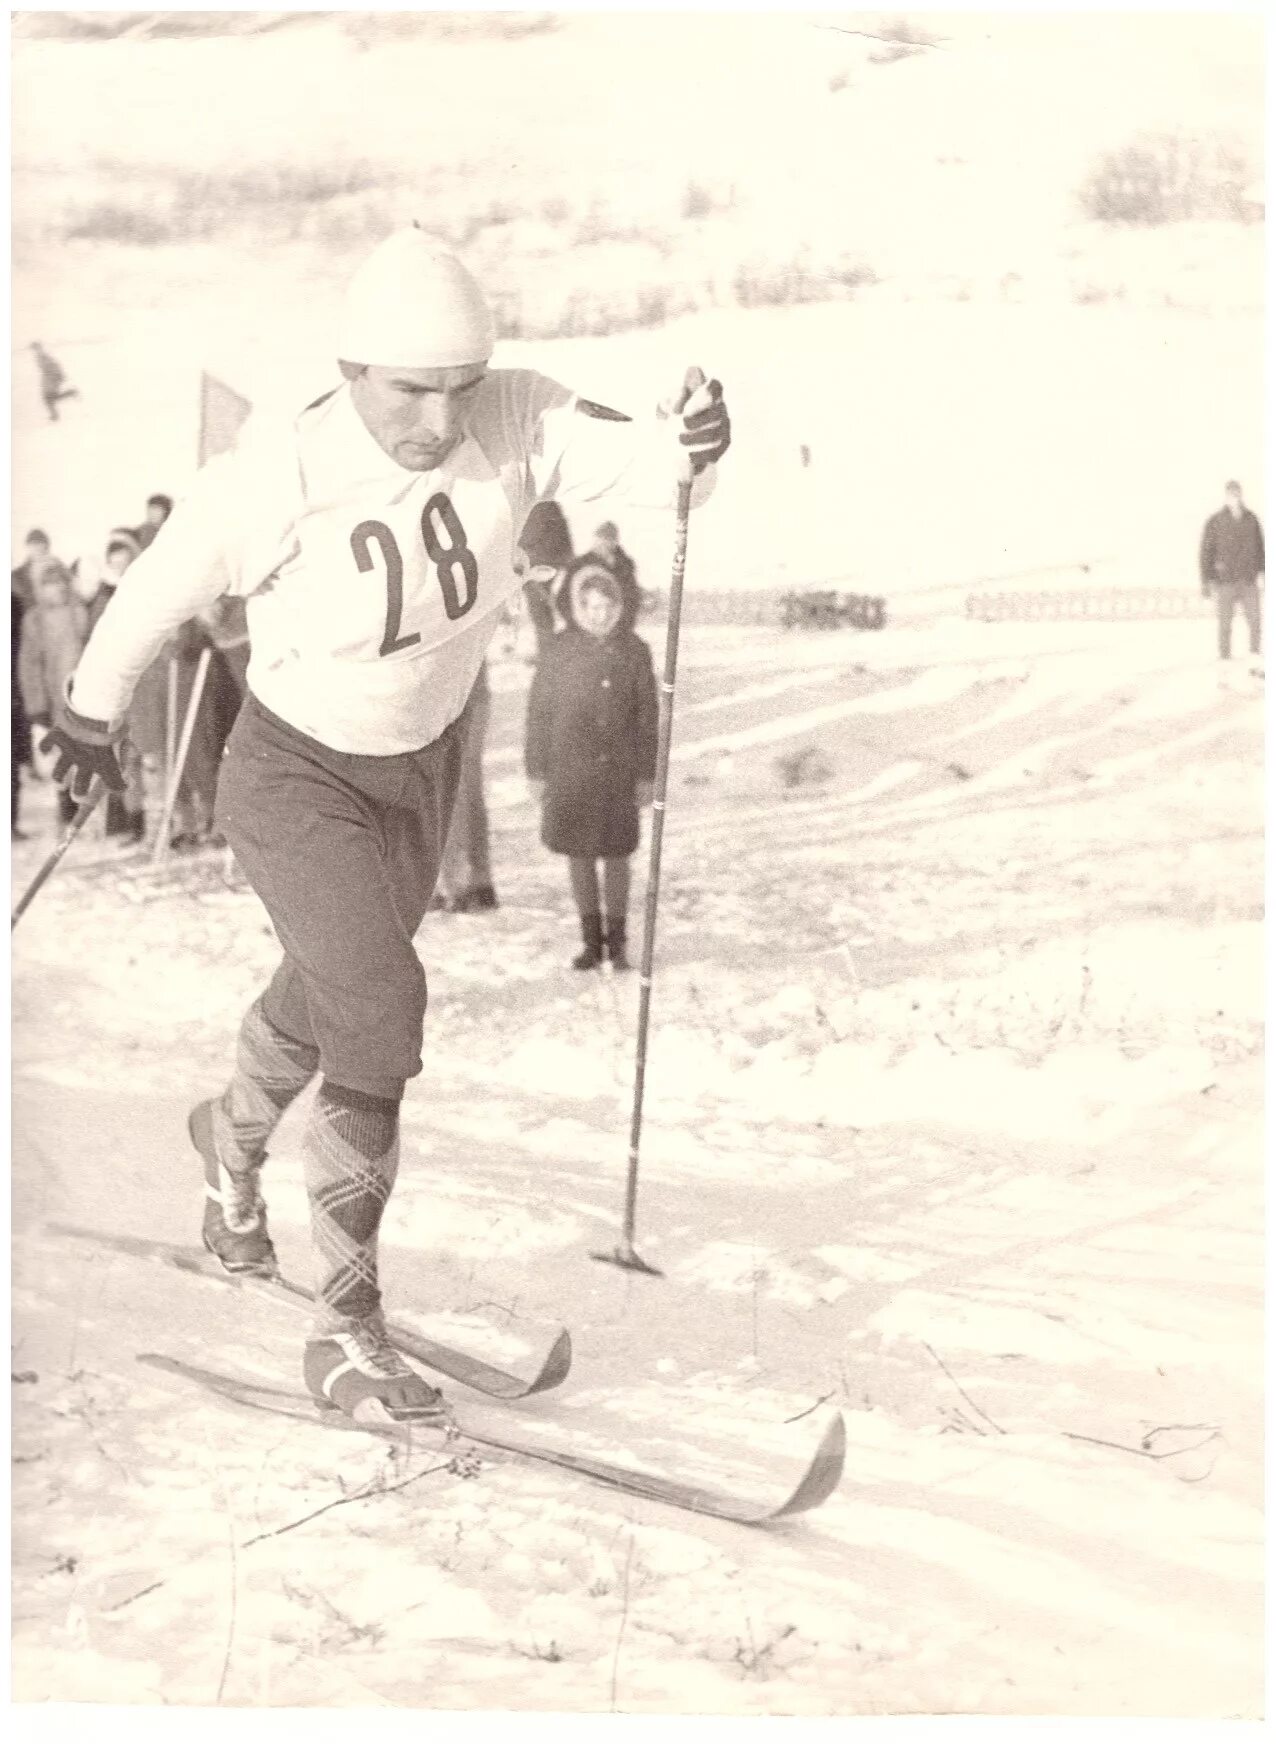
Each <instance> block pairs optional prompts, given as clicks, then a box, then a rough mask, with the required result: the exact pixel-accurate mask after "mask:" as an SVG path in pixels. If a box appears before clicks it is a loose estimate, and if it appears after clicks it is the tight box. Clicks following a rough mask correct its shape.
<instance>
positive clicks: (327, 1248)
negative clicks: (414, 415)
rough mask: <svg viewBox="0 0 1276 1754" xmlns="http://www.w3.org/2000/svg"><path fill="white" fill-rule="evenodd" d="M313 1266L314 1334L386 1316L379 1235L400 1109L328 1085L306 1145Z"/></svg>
mask: <svg viewBox="0 0 1276 1754" xmlns="http://www.w3.org/2000/svg"><path fill="white" fill-rule="evenodd" d="M302 1161H303V1162H304V1164H305V1168H306V1187H307V1190H308V1191H309V1194H310V1235H311V1244H312V1247H313V1249H314V1260H315V1319H314V1324H313V1328H312V1332H313V1333H315V1334H339V1333H344V1332H345V1331H346V1330H347V1329H348V1328H349V1327H350V1325H351V1323H352V1322H360V1321H367V1320H368V1319H369V1318H370V1317H375V1316H377V1315H379V1314H380V1311H381V1290H380V1286H379V1284H378V1281H377V1233H378V1231H379V1230H380V1227H381V1214H382V1213H383V1212H384V1211H385V1205H386V1201H387V1200H388V1199H389V1198H390V1190H391V1188H393V1186H394V1178H395V1175H396V1174H397V1172H398V1167H399V1105H398V1103H397V1102H391V1101H389V1100H388V1099H382V1098H379V1097H374V1096H365V1095H364V1094H363V1093H362V1092H360V1091H356V1090H346V1089H343V1088H342V1086H341V1085H339V1084H331V1083H329V1082H328V1080H327V1079H326V1078H325V1079H324V1081H323V1083H322V1084H321V1085H320V1086H319V1089H318V1092H317V1093H316V1096H315V1104H314V1108H313V1109H312V1110H311V1114H310V1124H309V1125H308V1127H307V1128H306V1136H305V1140H304V1142H303V1144H302Z"/></svg>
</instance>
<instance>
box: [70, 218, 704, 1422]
mask: <svg viewBox="0 0 1276 1754" xmlns="http://www.w3.org/2000/svg"><path fill="white" fill-rule="evenodd" d="M494 342H495V331H494V327H493V323H492V318H491V315H490V312H489V310H488V306H487V303H486V301H485V299H484V297H483V294H482V293H481V292H480V290H479V288H478V286H477V285H476V283H475V282H474V280H473V279H472V278H471V276H470V275H469V273H468V272H467V270H466V269H465V268H464V267H463V266H462V265H461V263H460V262H459V261H457V259H456V258H455V257H454V256H452V255H450V254H448V253H446V252H445V251H444V250H443V249H442V248H441V247H440V246H438V245H436V244H433V243H431V242H430V240H429V239H428V238H427V237H426V236H425V234H424V233H423V232H421V231H419V230H407V231H403V232H399V233H397V234H395V235H394V236H393V237H390V238H389V239H387V240H386V241H385V242H384V243H382V244H381V245H380V246H379V247H378V248H377V249H376V250H374V251H373V253H372V255H371V256H370V257H369V258H368V259H367V260H366V261H365V262H364V264H363V265H362V267H361V268H360V269H359V270H358V271H357V273H356V274H355V276H354V279H353V281H352V283H351V286H350V289H349V293H348V295H347V300H346V307H345V315H344V319H343V322H342V327H341V335H340V340H339V344H338V349H337V353H338V361H339V365H340V370H341V375H342V378H343V379H344V380H345V381H344V382H343V383H342V384H341V385H340V386H339V387H338V388H337V389H335V390H331V391H329V392H328V393H327V394H326V395H324V396H321V397H320V398H319V400H318V401H316V402H313V403H311V404H310V406H309V407H308V408H306V409H305V410H303V411H302V413H301V414H300V415H298V416H297V417H296V418H295V419H293V420H291V421H282V422H275V421H272V420H269V419H267V418H262V419H260V420H259V419H257V418H253V419H250V420H249V421H248V422H247V423H246V425H245V427H244V428H243V431H242V432H241V433H240V435H239V437H238V439H237V441H236V443H235V445H234V446H233V448H232V449H230V450H229V451H226V452H224V453H222V454H221V455H220V456H218V457H215V458H213V459H212V461H211V462H209V463H208V464H207V465H206V467H205V468H204V469H203V470H202V471H201V472H200V475H199V476H198V478H197V480H196V483H195V485H194V487H193V489H192V491H191V493H190V496H189V498H187V499H186V500H185V501H184V502H183V503H182V504H181V505H179V506H178V507H177V509H176V510H175V511H174V513H173V516H172V518H171V519H170V520H169V521H168V523H167V524H166V525H165V527H164V529H163V530H162V532H161V533H160V536H159V537H158V539H157V540H156V541H155V543H154V544H153V546H152V547H151V548H150V549H149V550H148V551H147V552H146V553H145V554H143V555H142V556H141V558H140V559H139V560H138V561H137V562H136V563H135V565H134V566H133V567H132V568H131V569H130V571H129V573H128V574H127V576H126V577H125V579H124V581H123V582H122V584H121V585H120V587H119V589H118V590H117V591H116V594H115V596H114V598H113V599H112V601H111V603H110V605H109V607H108V608H107V610H106V613H105V614H104V615H103V617H102V619H101V620H100V621H99V622H98V624H97V627H96V629H95V630H94V633H93V637H92V639H91V641H90V643H89V646H88V649H87V651H86V652H85V654H84V657H83V659H82V661H81V663H80V665H79V668H78V669H77V671H76V674H75V677H74V679H73V681H72V684H71V687H70V690H69V693H68V696H67V706H66V708H65V709H64V712H63V714H62V715H61V722H60V723H59V724H58V725H56V726H55V727H54V729H53V731H52V732H51V733H50V736H49V738H48V740H47V741H48V744H50V745H52V746H53V747H55V748H57V750H58V751H59V764H58V768H57V770H56V772H55V778H57V779H58V780H59V781H65V782H67V783H69V784H70V785H71V786H72V788H73V789H74V792H75V794H76V795H81V794H82V793H83V792H84V791H85V790H86V788H87V787H88V785H89V784H90V782H91V781H92V779H93V778H94V777H95V776H96V777H100V778H101V779H102V780H104V781H105V783H106V784H107V785H108V786H109V787H111V788H112V789H114V790H117V791H118V790H120V789H121V787H122V783H123V781H122V776H121V774H120V769H119V762H118V759H117V755H116V747H117V744H118V741H119V738H120V734H121V730H122V726H123V715H124V712H125V710H126V708H127V706H128V704H129V698H130V695H131V694H132V691H133V687H134V685H135V683H136V681H137V678H138V677H139V676H140V675H141V674H142V672H143V670H144V669H145V668H146V666H147V664H149V663H150V662H151V660H152V659H153V658H154V657H155V655H156V654H157V652H158V651H159V650H160V648H161V646H162V644H163V642H164V640H165V639H166V638H168V637H169V636H170V635H172V634H173V633H174V632H175V631H176V630H177V628H178V627H180V626H181V624H182V623H183V622H184V621H186V620H187V619H188V618H189V617H191V616H193V615H196V614H198V613H199V611H200V610H202V609H205V608H207V607H208V606H209V604H211V603H212V602H213V601H214V600H215V599H216V598H218V597H220V596H221V595H223V594H224V593H225V592H227V591H230V592H232V593H234V594H235V595H237V596H241V597H244V598H245V599H246V601H247V608H248V628H249V633H250V635H251V641H252V656H251V658H250V660H249V668H248V685H249V695H248V698H247V699H246V700H245V702H244V705H243V708H242V710H241V712H240V714H239V718H238V720H237V722H236V725H235V730H234V733H233V735H232V736H231V739H230V745H229V748H228V750H227V754H226V759H225V763H224V765H223V768H222V776H221V787H220V791H219V795H218V818H219V822H220V824H221V826H222V828H223V829H224V830H225V833H226V837H227V839H228V840H229V842H230V844H231V847H232V848H233V850H234V854H235V858H236V860H237V862H238V864H239V867H240V869H241V870H242V871H243V872H244V873H245V875H246V876H247V878H248V880H249V881H250V882H251V883H252V885H253V887H254V888H255V889H256V890H257V893H258V894H259V895H260V897H261V898H262V901H263V903H264V905H265V907H266V910H267V912H268V913H269V915H270V918H271V921H272V923H273V925H274V928H275V931H276V933H277V935H278V937H279V940H280V943H281V945H282V947H283V952H284V954H283V960H282V961H281V963H280V964H279V966H278V968H277V969H276V971H275V974H274V976H273V978H272V980H271V981H270V983H269V985H268V987H267V988H266V990H265V992H264V993H262V994H261V995H260V997H259V998H258V999H257V1000H256V1001H255V1002H254V1003H253V1005H252V1006H251V1007H250V1009H249V1011H248V1014H247V1016H246V1017H245V1018H244V1021H243V1024H242V1027H241V1030H240V1035H239V1043H238V1055H237V1063H236V1067H235V1071H234V1073H233V1076H232V1077H231V1080H230V1083H229V1085H228V1087H227V1088H226V1090H225V1091H224V1092H223V1093H222V1094H221V1095H220V1096H218V1097H217V1098H216V1099H214V1100H213V1101H209V1102H203V1103H200V1104H199V1105H198V1107H197V1108H196V1109H195V1110H194V1111H193V1113H192V1115H191V1117H190V1128H191V1136H192V1139H193V1140H194V1141H195V1144H196V1147H197V1149H198V1151H199V1153H200V1156H201V1157H202V1159H203V1162H204V1169H205V1188H206V1203H205V1209H204V1228H203V1235H204V1241H205V1244H206V1246H207V1247H208V1248H209V1249H211V1250H212V1251H213V1252H214V1253H215V1254H216V1255H217V1256H218V1258H219V1259H220V1260H221V1262H222V1264H223V1265H224V1266H225V1267H226V1268H227V1270H228V1271H230V1272H235V1273H240V1272H250V1273H251V1272H256V1273H258V1274H262V1273H265V1274H269V1273H272V1272H274V1271H275V1270H276V1261H275V1252H274V1248H273V1246H272V1244H271V1240H270V1236H269V1233H268V1231H267V1228H266V1209H265V1206H264V1204H263V1201H262V1191H261V1166H262V1163H263V1161H264V1158H265V1155H266V1148H267V1145H268V1142H269V1140H270V1138H271V1135H272V1133H273V1132H274V1129H275V1127H276V1124H277V1123H278V1121H279V1119H280V1116H281V1115H282V1114H283V1112H284V1110H285V1109H286V1108H287V1107H288V1105H289V1104H290V1103H291V1102H292V1100H293V1099H294V1098H295V1097H296V1096H298V1095H300V1093H301V1091H302V1090H304V1089H305V1088H306V1086H307V1085H308V1084H309V1083H310V1081H311V1079H312V1078H313V1077H314V1076H315V1074H316V1073H318V1074H319V1075H320V1078H321V1082H320V1084H319V1088H318V1092H317V1094H316V1096H315V1099H314V1104H313V1107H312V1109H311V1111H310V1115H309V1117H308V1121H307V1126H306V1130H305V1133H304V1136H303V1139H302V1143H301V1158H302V1163H303V1166H304V1171H305V1176H306V1183H307V1188H308V1192H309V1197H310V1214H311V1235H312V1240H313V1247H314V1258H315V1322H314V1327H313V1330H312V1333H311V1336H310V1338H309V1340H308V1342H307V1344H306V1349H305V1358H304V1374H305V1380H306V1384H307V1386H308V1388H309V1389H310V1391H311V1393H312V1394H313V1395H314V1397H315V1398H316V1399H317V1400H319V1401H321V1402H325V1403H328V1404H331V1405H334V1406H336V1407H338V1408H340V1409H341V1410H342V1411H343V1412H345V1413H347V1414H357V1412H358V1410H359V1409H360V1408H362V1407H364V1406H365V1404H366V1403H373V1404H375V1408H376V1412H377V1414H378V1415H379V1416H380V1417H382V1418H384V1419H387V1420H392V1421H408V1420H435V1421H437V1420H438V1419H439V1418H440V1417H442V1416H444V1414H445V1407H444V1403H443V1400H442V1397H441V1395H440V1394H439V1391H438V1390H437V1389H436V1388H434V1387H433V1386H432V1385H431V1384H429V1383H427V1382H426V1381H424V1379H423V1378H421V1377H420V1376H419V1375H417V1374H416V1372H415V1371H413V1369H412V1368H411V1366H410V1365H409V1364H408V1362H407V1360H406V1359H404V1358H403V1357H402V1355H401V1354H400V1353H399V1352H398V1351H397V1350H396V1349H395V1347H394V1346H393V1345H392V1344H391V1343H390V1340H389V1338H388V1337H387V1334H386V1329H385V1325H384V1320H383V1317H382V1313H381V1293H380V1287H379V1278H378V1269H377V1237H378V1233H379V1230H380V1227H381V1220H382V1214H383V1212H384V1209H385V1205H386V1202H387V1200H388V1199H389V1196H390V1191H391V1188H392V1187H393V1185H394V1179H395V1175H396V1173H397V1168H398V1159H399V1109H400V1104H401V1102H402V1099H403V1094H404V1089H405V1086H406V1084H407V1081H408V1080H409V1079H410V1078H414V1077H415V1076H416V1074H417V1073H418V1072H419V1071H420V1070H421V1047H422V1036H423V1026H424V1017H425V1005H426V979H425V971H424V969H423V968H422V966H421V963H420V960H419V958H418V956H417V954H416V951H415V949H414V947H413V936H414V934H415V932H416V931H417V928H418V927H419V925H420V923H421V920H422V918H423V917H424V914H425V910H426V906H427V904H428V902H429V899H430V896H431V893H432V892H433V889H434V886H435V881H436V879H437V876H438V868H439V859H440V856H441V853H442V848H443V843H444V840H445V838H446V834H447V827H448V820H449V817H450V815H451V812H452V803H453V799H454V798H455V795H456V788H457V782H458V778H459V774H460V765H461V749H462V740H463V738H464V736H465V731H466V726H467V723H468V713H467V707H468V703H469V701H470V699H471V696H472V691H473V687H474V682H475V678H476V677H477V675H478V671H479V667H480V665H481V664H482V661H483V655H484V652H485V651H486V649H487V645H488V642H489V641H490V639H491V638H492V636H493V635H494V633H495V632H496V630H497V629H498V627H499V626H500V624H501V618H502V615H503V613H504V609H505V605H506V603H507V602H508V601H509V599H510V598H511V596H513V595H514V594H515V593H516V592H517V591H518V590H519V589H520V581H519V577H518V574H517V572H516V571H515V569H514V563H513V551H514V546H515V542H516V540H517V537H518V533H519V531H520V530H521V529H522V527H523V524H524V521H525V520H526V518H527V515H528V512H529V511H530V509H531V507H532V505H533V504H534V503H535V502H536V501H538V500H540V499H542V498H550V497H552V496H555V495H557V494H559V493H560V492H561V493H562V494H563V495H564V496H568V495H570V496H572V497H574V498H577V499H585V500H589V499H595V500H596V499H601V498H603V497H619V498H624V499H627V500H629V501H631V502H636V503H639V504H644V505H651V506H670V505H672V504H673V501H674V498H675V492H676V482H677V477H678V472H679V468H680V466H681V465H682V464H683V463H685V462H687V461H688V460H689V461H690V462H691V464H692V467H693V468H694V469H695V470H696V471H703V470H704V469H705V468H706V467H707V466H708V465H709V464H711V463H712V462H714V461H715V460H716V459H717V458H719V457H721V456H722V454H723V453H724V452H725V450H726V449H727V446H728V444H729V442H730V425H729V421H728V419H727V413H726V409H725V407H724V405H723V402H722V396H721V387H720V386H719V385H717V384H716V383H711V384H705V383H703V381H702V380H701V378H700V375H699V373H695V374H694V376H692V375H691V374H688V377H687V379H686V380H685V381H684V383H683V385H682V387H681V389H680V390H679V392H678V393H677V395H676V396H675V397H674V399H673V400H672V402H671V403H670V404H669V405H668V410H667V412H666V413H665V415H664V417H663V418H657V417H656V416H654V415H653V416H652V417H647V418H639V419H635V420H632V421H631V420H628V419H626V418H625V417H623V416H618V415H616V414H614V413H613V412H612V411H611V410H609V409H606V408H602V407H600V406H599V405H598V404H596V403H592V402H587V401H584V400H583V399H581V398H580V397H577V396H575V395H573V394H572V392H571V391H569V390H566V389H564V388H563V387H562V386H561V385H560V384H557V383H554V382H553V381H552V380H551V379H549V378H545V377H542V376H541V375H540V374H539V373H538V372H535V371H531V370H526V369H518V370H491V369H489V366H488V360H489V358H490V355H491V352H492V348H493V345H494ZM710 487H711V479H710V478H709V477H707V476H705V475H704V474H703V473H701V476H700V480H699V482H698V483H697V486H696V493H695V499H696V501H697V503H698V502H699V500H701V499H703V498H704V497H706V495H707V493H708V491H709V490H710Z"/></svg>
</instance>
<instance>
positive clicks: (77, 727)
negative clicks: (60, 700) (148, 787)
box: [40, 701, 124, 800]
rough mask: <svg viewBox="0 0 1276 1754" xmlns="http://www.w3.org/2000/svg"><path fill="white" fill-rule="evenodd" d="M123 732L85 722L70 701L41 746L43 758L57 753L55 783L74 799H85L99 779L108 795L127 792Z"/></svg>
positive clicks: (97, 722)
mask: <svg viewBox="0 0 1276 1754" xmlns="http://www.w3.org/2000/svg"><path fill="white" fill-rule="evenodd" d="M121 735H122V733H121V731H120V730H119V729H118V728H117V729H116V730H114V731H112V729H111V727H110V726H109V725H108V724H106V723H105V721H104V720H102V719H86V718H84V717H83V715H82V714H80V713H77V712H76V710H75V708H74V707H73V706H72V705H71V704H70V702H69V701H68V702H67V703H66V704H65V705H64V706H63V708H62V711H61V713H60V714H59V715H58V722H57V723H56V724H55V725H53V726H52V728H51V729H50V731H49V733H48V735H47V736H46V737H45V738H44V740H43V742H42V743H41V744H40V753H41V755H49V754H51V753H52V752H54V751H56V752H57V763H56V765H55V767H54V769H53V778H54V781H55V782H56V783H57V784H58V785H59V786H65V788H66V790H67V791H68V792H70V794H71V796H72V797H73V798H75V799H77V800H78V799H82V798H84V797H85V795H86V794H87V792H88V789H89V786H90V784H91V782H92V781H93V780H95V779H100V780H101V781H102V783H103V785H104V786H105V787H106V789H107V791H108V792H122V791H123V790H124V775H123V773H122V772H121V771H120V757H119V743H120V740H121Z"/></svg>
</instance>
